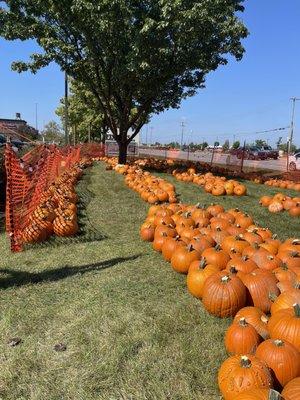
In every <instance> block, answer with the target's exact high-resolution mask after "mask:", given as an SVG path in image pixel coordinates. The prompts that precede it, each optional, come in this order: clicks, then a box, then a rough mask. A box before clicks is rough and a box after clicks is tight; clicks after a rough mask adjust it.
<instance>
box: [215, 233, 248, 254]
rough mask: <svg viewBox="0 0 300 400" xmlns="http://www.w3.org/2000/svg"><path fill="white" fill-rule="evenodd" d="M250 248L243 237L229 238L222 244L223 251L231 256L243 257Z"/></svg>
mask: <svg viewBox="0 0 300 400" xmlns="http://www.w3.org/2000/svg"><path fill="white" fill-rule="evenodd" d="M248 246H249V243H248V242H247V241H246V240H244V239H243V237H242V236H227V237H226V238H225V239H224V240H223V241H222V243H221V247H222V249H223V250H224V251H225V252H226V253H228V254H230V255H231V256H234V255H235V254H240V255H241V254H242V252H243V250H244V249H245V248H246V247H248Z"/></svg>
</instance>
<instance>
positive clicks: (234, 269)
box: [229, 266, 238, 274]
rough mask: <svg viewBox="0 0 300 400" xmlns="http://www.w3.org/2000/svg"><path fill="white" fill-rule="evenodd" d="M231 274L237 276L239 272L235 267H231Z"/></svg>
mask: <svg viewBox="0 0 300 400" xmlns="http://www.w3.org/2000/svg"><path fill="white" fill-rule="evenodd" d="M229 272H230V273H231V274H237V273H238V270H237V269H236V268H235V266H232V267H230V270H229Z"/></svg>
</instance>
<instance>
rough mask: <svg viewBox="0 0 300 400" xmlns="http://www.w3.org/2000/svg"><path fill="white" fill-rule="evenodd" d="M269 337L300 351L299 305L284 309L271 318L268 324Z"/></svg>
mask: <svg viewBox="0 0 300 400" xmlns="http://www.w3.org/2000/svg"><path fill="white" fill-rule="evenodd" d="M268 328H269V333H270V337H271V338H272V339H281V340H284V341H287V342H289V343H291V344H293V345H294V346H295V347H296V348H297V349H298V351H300V305H299V304H294V305H293V308H292V309H291V308H286V309H284V310H281V311H278V312H276V313H275V314H273V315H272V316H271V318H270V319H269V323H268Z"/></svg>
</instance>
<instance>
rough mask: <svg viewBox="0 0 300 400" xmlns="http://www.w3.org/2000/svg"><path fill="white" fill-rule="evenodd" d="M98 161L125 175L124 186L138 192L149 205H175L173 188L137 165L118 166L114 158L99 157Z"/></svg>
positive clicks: (175, 199) (175, 198)
mask: <svg viewBox="0 0 300 400" xmlns="http://www.w3.org/2000/svg"><path fill="white" fill-rule="evenodd" d="M99 160H100V161H105V162H106V163H107V165H108V167H107V169H109V170H111V169H112V170H115V171H116V172H118V173H119V174H122V175H125V183H126V185H127V186H128V187H129V188H130V189H132V190H135V191H136V192H138V193H139V195H140V196H141V198H142V199H143V200H144V201H146V202H148V203H149V204H158V203H165V202H168V203H177V197H176V192H175V187H174V185H172V184H171V183H169V182H167V181H166V180H165V179H162V178H158V177H156V176H154V175H151V174H150V172H148V171H143V170H142V169H141V168H140V166H138V165H137V164H133V165H128V164H125V165H123V164H118V161H117V159H116V158H107V157H101V158H100V159H99Z"/></svg>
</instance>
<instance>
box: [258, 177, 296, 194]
mask: <svg viewBox="0 0 300 400" xmlns="http://www.w3.org/2000/svg"><path fill="white" fill-rule="evenodd" d="M265 185H267V186H273V187H278V188H281V189H292V190H296V191H299V192H300V182H293V181H289V180H283V179H269V180H267V181H266V182H265Z"/></svg>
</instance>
